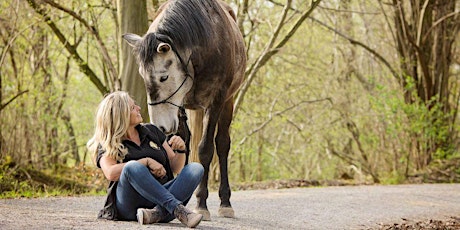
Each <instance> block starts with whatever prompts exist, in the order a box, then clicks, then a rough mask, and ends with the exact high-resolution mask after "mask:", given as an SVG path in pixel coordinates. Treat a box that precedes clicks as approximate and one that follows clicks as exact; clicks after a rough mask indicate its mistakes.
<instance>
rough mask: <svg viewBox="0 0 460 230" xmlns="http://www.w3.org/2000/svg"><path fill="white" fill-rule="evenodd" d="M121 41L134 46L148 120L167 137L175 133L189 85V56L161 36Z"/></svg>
mask: <svg viewBox="0 0 460 230" xmlns="http://www.w3.org/2000/svg"><path fill="white" fill-rule="evenodd" d="M123 38H124V39H125V40H126V41H127V42H128V44H129V45H131V46H132V47H134V55H135V56H136V57H137V60H138V64H139V73H140V75H141V76H142V78H143V79H144V83H145V88H146V90H147V101H148V103H149V107H148V110H149V116H150V121H151V122H152V123H154V124H155V125H156V126H157V127H159V128H160V129H161V130H162V131H163V132H165V133H167V134H168V133H174V132H176V131H177V128H178V126H179V120H178V109H179V108H180V107H182V105H183V100H184V97H185V95H186V94H187V92H188V91H189V90H190V89H191V87H192V83H193V82H192V78H191V74H193V68H192V65H191V63H190V64H189V63H188V62H189V61H188V60H189V56H190V54H189V53H187V52H186V51H182V52H180V53H178V51H177V49H176V48H175V47H174V45H173V43H172V41H171V40H170V39H169V37H167V36H165V35H162V36H160V35H158V34H155V33H148V34H146V35H145V36H144V37H140V36H138V35H135V34H125V35H123ZM185 57H186V58H185Z"/></svg>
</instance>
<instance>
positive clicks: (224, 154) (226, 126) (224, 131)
mask: <svg viewBox="0 0 460 230" xmlns="http://www.w3.org/2000/svg"><path fill="white" fill-rule="evenodd" d="M232 117H233V102H232V101H231V100H229V101H227V102H226V103H225V105H224V108H223V110H222V112H221V114H220V118H219V122H218V125H217V135H216V138H215V140H216V150H217V156H218V157H219V167H220V187H219V197H220V201H221V203H220V208H219V213H218V214H219V216H223V217H230V218H233V217H235V213H234V211H233V208H232V206H231V204H230V196H231V191H230V185H229V183H228V167H227V166H228V153H229V151H230V124H231V122H232Z"/></svg>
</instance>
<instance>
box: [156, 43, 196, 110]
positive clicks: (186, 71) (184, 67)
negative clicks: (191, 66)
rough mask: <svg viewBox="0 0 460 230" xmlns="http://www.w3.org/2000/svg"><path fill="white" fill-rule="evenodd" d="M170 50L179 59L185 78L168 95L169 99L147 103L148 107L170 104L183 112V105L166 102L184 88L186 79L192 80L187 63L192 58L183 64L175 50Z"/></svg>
mask: <svg viewBox="0 0 460 230" xmlns="http://www.w3.org/2000/svg"><path fill="white" fill-rule="evenodd" d="M172 50H173V51H174V53H175V54H176V56H177V57H178V58H179V61H180V63H181V64H182V68H183V69H184V72H185V78H184V80H183V81H182V83H181V84H180V86H179V87H178V88H177V89H176V90H175V91H174V92H173V93H172V94H171V95H169V97H167V98H166V99H164V100H161V101H157V102H152V103H148V104H149V105H150V106H155V105H160V104H170V105H173V106H176V107H177V108H179V110H181V111H185V108H184V105H176V104H174V103H172V102H170V101H168V100H169V99H170V98H171V97H173V96H174V95H176V93H177V92H179V90H180V89H181V88H182V86H184V84H185V82H186V81H187V78H189V77H190V78H191V79H192V80H193V78H192V76H190V74H189V73H188V68H187V66H188V63H189V62H190V58H191V57H192V55H190V57H189V58H188V61H187V63H184V61H183V59H182V57H181V56H180V55H179V54H178V53H177V51H176V49H174V48H172Z"/></svg>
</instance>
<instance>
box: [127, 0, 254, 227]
mask: <svg viewBox="0 0 460 230" xmlns="http://www.w3.org/2000/svg"><path fill="white" fill-rule="evenodd" d="M235 19H236V18H235V13H234V12H233V10H232V9H231V8H230V6H229V5H227V4H226V3H225V2H223V1H220V0H170V1H168V2H166V3H165V4H163V5H162V6H160V8H159V10H158V13H157V15H156V17H155V19H154V21H153V22H152V24H151V25H150V28H149V30H148V31H147V33H146V34H145V35H144V36H143V37H140V36H138V35H135V34H125V35H123V38H124V39H125V40H126V41H127V42H128V43H129V44H130V45H131V46H132V47H134V54H135V55H136V56H137V60H138V63H139V72H140V74H141V75H142V76H143V78H144V82H145V87H146V90H147V100H148V103H149V105H150V106H149V108H148V110H149V116H150V120H151V121H152V122H153V123H154V124H155V125H157V126H158V127H159V128H160V129H161V130H162V131H164V132H165V133H167V134H168V133H175V132H176V131H177V129H178V126H179V120H178V116H177V114H178V112H179V110H183V108H186V109H191V110H201V109H202V110H204V116H203V117H202V119H201V120H200V121H202V122H203V133H202V137H201V141H200V144H199V147H198V155H199V159H200V162H201V163H202V164H203V166H204V168H205V173H204V176H203V180H202V181H201V184H200V186H199V187H198V190H197V194H196V196H197V207H196V211H197V212H199V213H202V214H203V216H204V218H205V219H207V220H210V213H209V211H208V209H207V205H206V199H207V198H208V188H207V187H208V173H209V166H210V163H211V160H212V156H213V153H214V148H216V151H217V155H218V157H219V166H220V173H221V181H220V188H219V197H220V199H221V204H220V208H219V215H220V216H225V217H234V211H233V209H232V207H231V204H230V193H231V192H230V186H229V183H228V171H227V158H228V152H229V150H230V134H229V128H230V124H231V121H232V117H233V96H234V94H235V92H236V91H237V90H238V88H239V87H240V85H241V83H242V81H243V77H244V70H245V68H246V54H245V48H244V41H243V37H242V35H241V33H240V31H239V29H238V27H237V25H236V22H235ZM191 129H192V135H200V134H197V133H194V132H193V130H194V127H193V125H192V127H191ZM216 131H217V133H216Z"/></svg>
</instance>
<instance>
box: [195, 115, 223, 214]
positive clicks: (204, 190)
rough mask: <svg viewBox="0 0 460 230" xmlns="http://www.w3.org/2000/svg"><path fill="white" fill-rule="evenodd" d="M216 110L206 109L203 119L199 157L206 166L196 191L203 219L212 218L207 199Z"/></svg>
mask: <svg viewBox="0 0 460 230" xmlns="http://www.w3.org/2000/svg"><path fill="white" fill-rule="evenodd" d="M216 114H217V115H218V113H216V112H215V111H212V110H211V109H208V110H206V112H205V115H204V119H203V130H204V132H203V136H202V137H201V141H200V144H199V146H198V157H199V159H200V163H201V164H202V165H203V167H204V174H203V179H201V183H200V185H199V186H198V190H197V193H196V197H197V208H196V212H198V213H200V214H202V215H203V220H211V214H210V213H209V210H208V207H207V204H206V200H207V199H208V196H209V191H208V178H209V168H210V165H211V161H212V157H213V155H214V133H215V130H216V125H217V120H218V117H216Z"/></svg>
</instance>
